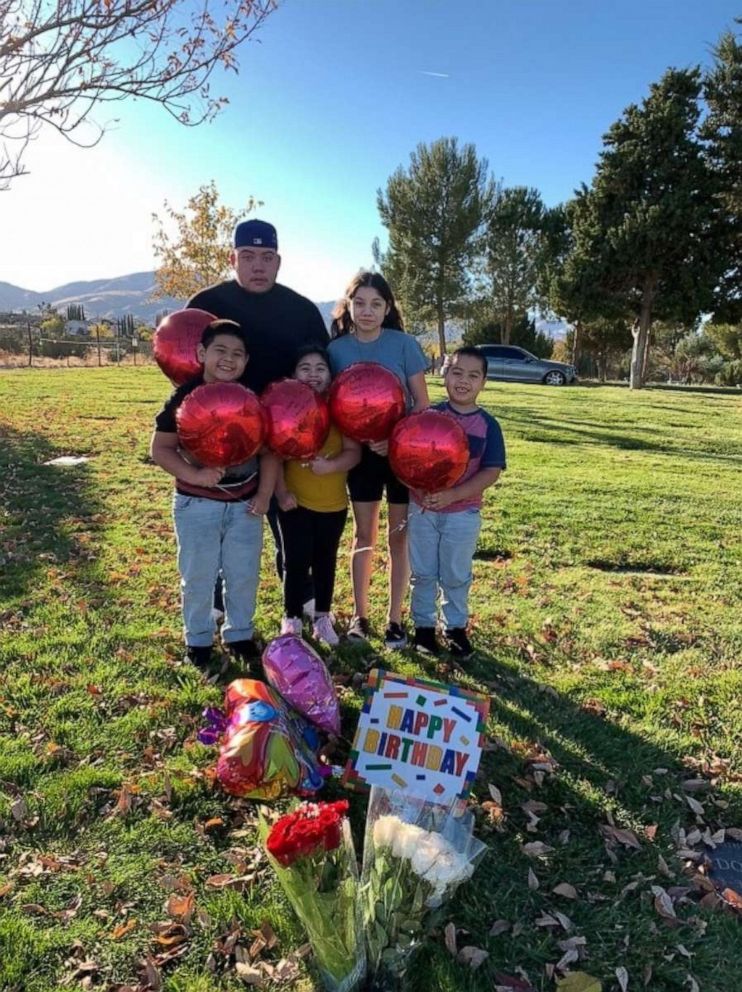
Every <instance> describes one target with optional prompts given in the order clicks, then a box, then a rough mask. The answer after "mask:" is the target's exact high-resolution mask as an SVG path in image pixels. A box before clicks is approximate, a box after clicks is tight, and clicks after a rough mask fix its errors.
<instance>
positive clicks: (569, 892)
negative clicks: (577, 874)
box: [551, 882, 577, 899]
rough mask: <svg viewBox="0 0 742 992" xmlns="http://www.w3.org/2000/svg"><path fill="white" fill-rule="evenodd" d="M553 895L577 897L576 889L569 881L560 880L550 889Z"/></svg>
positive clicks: (566, 897)
mask: <svg viewBox="0 0 742 992" xmlns="http://www.w3.org/2000/svg"><path fill="white" fill-rule="evenodd" d="M551 891H552V892H553V893H554V895H555V896H564V898H565V899H577V889H576V888H575V887H574V885H570V884H569V882H560V884H559V885H556V886H554V888H553V889H552V890H551Z"/></svg>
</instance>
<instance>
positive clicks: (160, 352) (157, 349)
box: [152, 307, 216, 386]
mask: <svg viewBox="0 0 742 992" xmlns="http://www.w3.org/2000/svg"><path fill="white" fill-rule="evenodd" d="M212 320H216V317H215V316H214V315H213V314H211V313H207V312H206V311H205V310H197V309H196V308H195V307H194V308H193V309H192V310H176V311H175V313H171V314H169V315H168V316H167V317H165V318H164V319H163V320H161V321H160V323H159V324H158V325H157V330H156V331H155V336H154V339H153V347H152V350H153V353H154V356H155V361H156V362H157V364H158V365H159V366H160V368H161V369H162V371H163V372H164V373H165V375H166V376H167V377H168V379H169V380H170V381H171V382H173V383H175V385H176V386H182V385H183V383H184V382H188V380H189V379H193V377H194V376H197V375H198V373H199V372H200V371H201V370H202V368H203V365H202V364H201V363H200V362H199V360H198V358H197V357H196V348H197V347H198V345H199V344H200V343H201V335H202V334H203V332H204V329H205V328H206V327H207V325H208V324H210V323H211V322H212Z"/></svg>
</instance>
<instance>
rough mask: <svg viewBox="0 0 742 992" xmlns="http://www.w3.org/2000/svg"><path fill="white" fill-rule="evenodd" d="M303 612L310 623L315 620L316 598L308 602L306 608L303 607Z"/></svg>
mask: <svg viewBox="0 0 742 992" xmlns="http://www.w3.org/2000/svg"><path fill="white" fill-rule="evenodd" d="M302 612H303V614H304V616H305V617H306V618H307V620H309V621H310V623H311V621H312V620H314V597H312V598H311V599H308V600H307V601H306V603H305V604H304V606H302Z"/></svg>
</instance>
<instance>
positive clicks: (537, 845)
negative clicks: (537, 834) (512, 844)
mask: <svg viewBox="0 0 742 992" xmlns="http://www.w3.org/2000/svg"><path fill="white" fill-rule="evenodd" d="M521 850H522V851H523V853H524V854H527V855H528V857H529V858H541V857H543V856H544V855H545V854H550V853H551V852H552V851H553V850H554V848H553V847H549V845H548V844H544V842H543V841H541V840H532V841H530V843H528V844H523V846H522V848H521Z"/></svg>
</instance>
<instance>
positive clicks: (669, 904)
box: [652, 885, 680, 926]
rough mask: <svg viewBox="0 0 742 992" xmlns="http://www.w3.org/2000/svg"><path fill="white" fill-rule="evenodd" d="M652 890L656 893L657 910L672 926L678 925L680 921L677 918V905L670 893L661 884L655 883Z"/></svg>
mask: <svg viewBox="0 0 742 992" xmlns="http://www.w3.org/2000/svg"><path fill="white" fill-rule="evenodd" d="M652 892H653V894H654V908H655V910H656V912H657V913H658V914H659V915H660V916H661V917H662V919H663V920H664V921H665V922H666V923H668V924H669V925H670V926H678V925H679V923H680V921H679V920H678V918H677V915H676V913H675V906H674V905H673V901H672V899H671V897H670V896H669V895H668V893H667V892H666V891H665V890H664V889H663V888H662V886H661V885H653V886H652Z"/></svg>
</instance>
